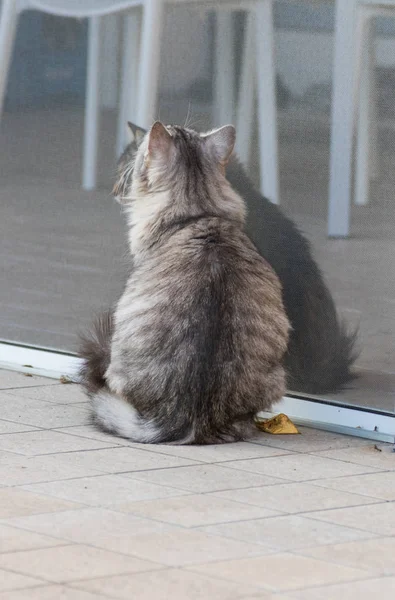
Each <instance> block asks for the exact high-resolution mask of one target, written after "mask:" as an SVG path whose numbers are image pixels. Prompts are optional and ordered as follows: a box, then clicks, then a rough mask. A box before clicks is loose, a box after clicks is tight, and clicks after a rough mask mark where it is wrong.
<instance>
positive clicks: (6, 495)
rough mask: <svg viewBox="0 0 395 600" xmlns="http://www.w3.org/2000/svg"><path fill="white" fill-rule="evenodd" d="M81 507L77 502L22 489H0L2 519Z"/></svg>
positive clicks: (0, 514) (0, 516)
mask: <svg viewBox="0 0 395 600" xmlns="http://www.w3.org/2000/svg"><path fill="white" fill-rule="evenodd" d="M79 506H80V505H79V504H77V503H76V502H65V501H64V500H57V499H55V498H52V497H50V496H43V495H38V494H32V493H31V492H28V491H25V490H21V489H16V488H8V489H0V519H8V518H10V517H23V516H25V515H34V514H39V513H48V512H56V511H62V510H68V509H71V508H78V507H79Z"/></svg>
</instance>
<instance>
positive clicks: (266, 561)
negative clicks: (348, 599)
mask: <svg viewBox="0 0 395 600" xmlns="http://www.w3.org/2000/svg"><path fill="white" fill-rule="evenodd" d="M193 570H194V571H197V572H199V573H204V574H206V575H211V576H212V577H219V578H221V579H226V580H227V581H237V582H240V583H243V582H245V581H248V583H249V585H256V586H260V587H262V588H264V589H266V590H269V591H276V592H282V591H285V592H288V591H289V590H294V589H298V588H309V587H313V586H319V585H329V584H331V583H338V582H340V581H352V580H355V579H361V578H362V577H364V575H365V573H364V572H363V571H360V570H357V569H351V568H349V567H342V566H339V565H334V564H330V563H327V562H324V561H321V560H315V559H313V558H307V557H304V556H296V555H293V554H287V553H284V554H272V555H270V556H259V557H255V558H244V559H242V560H228V561H224V562H216V563H214V564H205V565H199V566H195V567H193ZM333 598H335V596H333ZM333 598H332V599H331V600H333Z"/></svg>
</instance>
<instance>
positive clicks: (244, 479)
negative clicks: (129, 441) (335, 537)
mask: <svg viewBox="0 0 395 600" xmlns="http://www.w3.org/2000/svg"><path fill="white" fill-rule="evenodd" d="M267 460H270V459H267ZM248 462H249V461H248ZM227 464H228V463H227ZM128 477H133V478H134V479H141V480H143V481H150V482H152V483H159V484H160V485H169V486H173V487H175V488H178V489H182V490H187V491H190V492H195V493H202V492H203V493H204V492H214V491H219V490H228V489H236V488H246V487H254V486H259V485H271V484H274V483H278V482H281V480H278V479H276V478H275V477H274V476H272V477H268V476H265V475H256V474H252V473H247V472H246V471H241V470H236V469H228V468H226V467H224V466H222V465H221V466H220V465H210V464H205V465H196V466H195V465H194V466H190V467H182V468H178V469H162V470H160V471H148V472H145V473H143V472H141V473H132V474H131V475H128ZM281 483H282V482H281Z"/></svg>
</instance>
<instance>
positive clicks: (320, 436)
mask: <svg viewBox="0 0 395 600" xmlns="http://www.w3.org/2000/svg"><path fill="white" fill-rule="evenodd" d="M298 429H299V431H300V432H301V435H265V436H264V437H261V438H257V439H254V440H253V441H254V443H256V444H264V445H266V446H272V447H274V448H279V449H281V450H285V451H291V452H292V451H294V452H318V451H320V450H331V449H335V448H350V447H357V448H358V447H360V446H364V445H365V444H369V443H370V444H371V442H369V441H368V440H364V439H362V438H358V437H352V436H348V435H341V434H339V433H332V432H331V431H323V430H321V429H312V428H311V427H298Z"/></svg>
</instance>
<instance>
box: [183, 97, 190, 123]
mask: <svg viewBox="0 0 395 600" xmlns="http://www.w3.org/2000/svg"><path fill="white" fill-rule="evenodd" d="M190 110H191V100H190V99H189V100H188V111H187V116H186V119H185V123H184V125H183V127H184V128H185V127H189V124H188V120H189V117H190Z"/></svg>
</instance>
